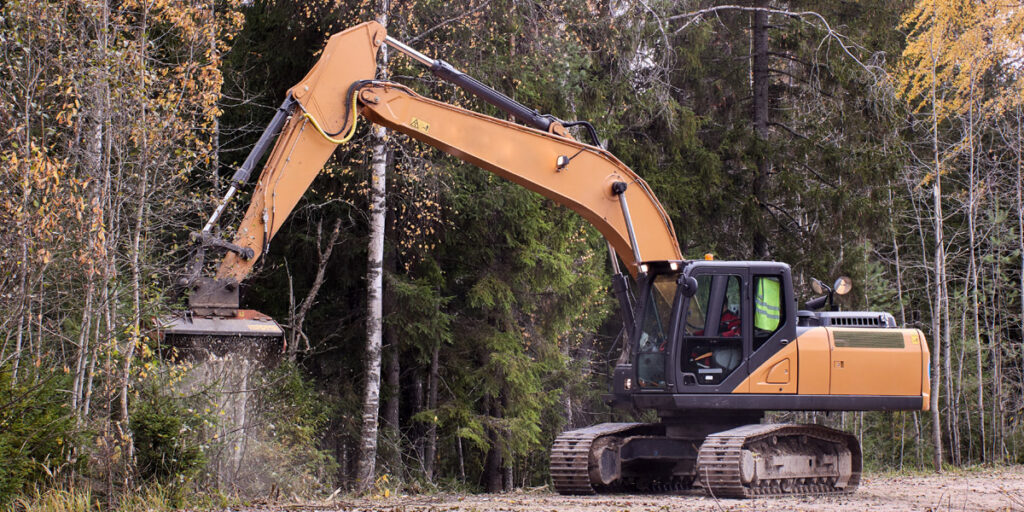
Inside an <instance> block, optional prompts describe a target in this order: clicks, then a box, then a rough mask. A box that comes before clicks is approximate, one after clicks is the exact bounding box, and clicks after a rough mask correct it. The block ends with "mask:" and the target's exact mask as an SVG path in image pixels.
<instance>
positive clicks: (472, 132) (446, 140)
mask: <svg viewBox="0 0 1024 512" xmlns="http://www.w3.org/2000/svg"><path fill="white" fill-rule="evenodd" d="M385 43H387V44H389V45H391V46H393V47H395V48H397V49H399V50H400V51H402V52H404V53H406V54H408V55H410V56H411V57H413V58H414V59H416V60H418V61H420V62H421V63H423V64H425V65H428V66H430V68H431V70H432V71H433V72H434V73H435V74H437V75H438V76H441V77H443V78H445V79H448V80H449V81H453V82H455V83H456V84H457V85H460V86H462V87H464V88H466V89H467V90H469V91H470V92H472V93H474V94H475V95H477V96H479V97H481V98H482V99H484V100H485V101H487V102H489V103H491V104H493V105H495V106H497V107H499V108H501V109H502V110H504V111H505V112H507V113H508V114H509V115H510V116H512V117H513V118H515V119H517V120H519V121H521V122H524V123H527V124H529V125H530V126H524V125H522V124H517V123H514V122H510V121H505V120H501V119H496V118H494V117H490V116H487V115H483V114H480V113H476V112H472V111H469V110H466V109H462V108H459V107H456V106H453V105H450V104H447V103H443V102H439V101H435V100H431V99H428V98H424V97H422V96H420V95H418V94H416V93H415V92H413V91H412V90H410V89H409V88H408V87H405V86H403V85H400V84H396V83H392V82H387V81H377V80H374V79H373V77H374V73H375V69H376V55H377V52H378V51H379V49H380V47H381V46H382V45H383V44H385ZM359 116H362V117H364V118H366V119H368V120H370V121H372V122H374V123H377V124H379V125H383V126H386V127H388V128H390V129H392V130H394V131H397V132H401V133H404V134H406V135H408V136H410V137H412V138H414V139H417V140H419V141H421V142H424V143H426V144H429V145H431V146H434V147H436V148H438V149H441V150H442V151H444V152H446V153H448V154H450V155H453V156H455V157H457V158H460V159H462V160H464V161H466V162H470V163H472V164H474V165H477V166H479V167H481V168H483V169H486V170H488V171H491V172H493V173H494V174H496V175H498V176H501V177H503V178H506V179H508V180H510V181H512V182H515V183H518V184H520V185H522V186H524V187H526V188H528V189H530V190H533V191H534V192H537V193H539V194H541V195H543V196H545V197H548V198H550V199H552V200H554V201H555V202H557V203H559V204H561V205H564V206H566V207H568V208H570V209H572V210H573V211H575V212H577V213H579V214H580V215H582V216H583V217H584V218H585V219H586V220H587V221H588V222H590V223H591V224H592V225H594V226H595V227H596V228H597V229H598V231H600V232H601V234H602V235H604V237H605V238H606V239H607V240H608V242H609V244H610V246H611V247H612V248H613V249H614V251H615V252H616V253H617V254H618V256H619V258H621V259H622V261H623V262H625V263H626V268H627V270H629V271H630V272H631V273H633V274H634V275H635V274H637V273H638V272H639V273H643V272H645V271H646V267H645V266H644V264H645V263H646V262H678V261H680V260H682V256H681V254H680V251H679V243H678V242H677V240H676V237H675V232H674V230H673V227H672V223H671V221H670V220H669V217H668V215H667V214H666V213H665V211H664V209H663V208H662V206H661V204H660V203H659V202H658V200H657V198H655V196H654V194H653V193H652V192H651V190H650V188H649V187H648V185H647V183H646V182H644V181H643V179H641V178H640V177H639V176H637V175H636V173H634V172H633V171H631V170H630V169H629V168H628V167H627V166H626V165H624V164H623V163H622V162H620V161H619V160H618V159H617V158H615V157H614V156H613V155H612V154H611V153H609V152H608V151H606V150H604V149H602V148H600V147H597V146H593V145H589V144H585V143H582V142H579V141H577V140H575V139H573V138H572V137H571V135H570V134H569V133H568V132H567V130H566V129H565V124H568V123H563V122H561V121H559V120H557V119H555V118H554V117H552V116H546V115H541V114H538V113H537V112H535V111H533V110H531V109H529V108H527V107H525V106H523V105H521V104H519V103H517V102H515V101H514V100H512V99H510V98H508V97H506V96H504V95H503V94H501V93H499V92H497V91H494V90H493V89H490V88H488V87H486V86H484V85H483V84H481V83H480V82H478V81H476V80H475V79H473V78H471V77H469V76H468V75H465V74H463V73H461V72H459V71H457V70H455V69H454V68H452V67H451V66H450V65H448V64H447V63H445V62H443V61H440V60H432V59H429V58H428V57H426V56H424V55H422V54H420V53H419V52H416V51H415V50H412V49H410V48H408V47H407V46H405V45H403V44H401V43H400V42H398V41H395V40H394V39H392V38H390V37H388V36H387V35H386V33H385V30H384V28H383V27H382V26H381V25H379V24H377V23H375V22H367V23H363V24H361V25H357V26H355V27H352V28H350V29H348V30H345V31H344V32H340V33H338V34H335V35H334V36H332V37H331V38H330V40H329V42H328V44H327V46H326V47H325V48H324V51H323V53H322V55H321V57H320V59H319V61H318V62H317V63H316V65H314V67H313V68H312V69H311V70H310V72H309V73H308V74H307V75H306V77H305V78H303V79H302V81H301V82H299V83H298V84H297V85H295V86H294V87H292V88H291V89H289V91H288V96H287V99H286V100H285V102H284V104H282V105H281V108H280V109H279V110H278V113H277V115H276V116H275V118H274V120H273V121H272V122H271V124H270V125H269V126H268V127H267V129H266V130H265V132H264V134H263V137H261V139H260V142H258V143H257V146H256V148H255V149H254V151H253V154H251V155H250V157H249V159H247V161H246V163H245V164H244V165H243V167H242V168H241V169H239V171H238V172H237V173H236V174H235V177H234V179H233V185H232V188H231V189H230V190H229V192H228V194H227V195H226V196H225V198H224V201H222V203H221V205H220V206H219V207H218V208H217V211H216V212H215V213H214V215H213V216H212V217H211V219H210V221H209V222H208V223H207V226H206V227H205V228H204V230H203V232H202V233H201V235H200V236H201V238H202V239H203V240H204V242H206V243H207V245H218V246H221V247H225V248H227V249H229V253H228V254H227V256H226V257H225V258H224V259H223V260H222V262H221V264H220V266H219V268H218V270H217V280H216V281H215V282H214V284H211V285H209V286H205V288H206V290H207V291H209V290H211V289H225V288H226V289H229V290H231V291H232V292H234V293H235V297H237V284H238V283H239V282H241V281H242V280H244V279H245V278H246V277H247V276H248V275H249V273H250V272H251V270H252V267H253V265H254V264H255V262H256V261H257V259H258V258H259V257H260V255H261V254H262V253H263V252H264V251H265V249H266V247H267V245H268V244H269V242H270V240H271V239H272V238H273V237H274V235H275V234H276V233H277V232H278V230H279V229H280V228H281V225H282V224H283V223H284V221H285V220H286V219H287V218H288V216H289V215H290V214H291V212H292V210H293V209H294V208H295V205H296V204H297V203H298V201H299V199H300V198H301V197H302V195H303V194H304V193H305V191H306V190H307V189H308V188H309V186H310V184H311V183H312V181H313V179H314V178H315V177H316V175H317V174H318V173H319V172H320V170H321V169H322V168H323V166H324V165H325V163H326V162H327V160H328V159H329V158H330V156H331V154H332V153H333V152H334V150H335V148H336V147H337V146H338V144H341V143H343V142H346V141H347V140H348V139H349V138H350V137H351V136H352V134H353V133H354V132H355V123H356V122H357V118H358V117H359ZM275 139H276V142H275V143H274V146H273V149H272V150H271V152H270V156H269V157H268V159H267V163H266V165H265V166H264V168H263V171H262V173H261V175H260V178H259V181H258V182H257V184H256V187H255V189H254V191H253V195H252V200H251V203H250V205H249V209H248V211H247V212H246V214H245V217H244V218H243V220H242V222H241V224H240V225H239V228H238V231H237V233H236V236H235V239H234V241H233V242H232V243H228V242H226V241H223V240H218V239H216V237H214V236H213V235H212V234H210V229H211V228H212V226H213V225H214V224H215V223H216V221H217V219H218V217H219V216H220V214H221V212H222V211H223V208H224V204H226V203H227V201H228V200H230V199H231V197H232V196H233V195H234V191H235V190H237V188H238V187H240V186H241V185H242V184H243V183H244V182H245V180H246V179H247V178H248V174H249V173H250V172H251V170H252V168H253V166H254V165H255V163H256V162H257V161H258V160H259V159H260V156H261V153H260V152H261V151H262V150H263V149H264V148H265V147H267V146H268V145H269V141H271V140H275ZM673 264H674V263H673ZM204 297H205V298H206V299H209V298H211V297H213V298H215V299H217V293H213V294H210V293H204V292H203V291H202V290H199V293H196V292H193V297H192V305H193V306H197V305H198V306H203V305H210V306H216V305H217V304H220V305H221V307H224V305H225V302H228V303H230V300H228V301H224V300H223V297H220V298H219V299H217V300H213V301H212V303H211V304H204V303H203V301H204ZM235 301H237V298H236V299H235Z"/></svg>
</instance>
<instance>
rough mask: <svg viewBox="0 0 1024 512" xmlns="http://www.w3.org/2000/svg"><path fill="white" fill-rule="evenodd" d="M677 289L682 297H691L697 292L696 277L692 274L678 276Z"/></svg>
mask: <svg viewBox="0 0 1024 512" xmlns="http://www.w3.org/2000/svg"><path fill="white" fill-rule="evenodd" d="M678 282H679V291H680V293H682V294H683V297H693V296H694V294H696V293H697V278H695V277H693V276H685V277H684V276H679V281H678Z"/></svg>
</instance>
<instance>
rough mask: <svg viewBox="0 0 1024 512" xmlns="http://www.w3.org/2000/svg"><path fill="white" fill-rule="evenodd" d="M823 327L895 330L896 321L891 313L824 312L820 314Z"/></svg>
mask: <svg viewBox="0 0 1024 512" xmlns="http://www.w3.org/2000/svg"><path fill="white" fill-rule="evenodd" d="M818 317H819V318H820V319H821V325H823V326H826V327H860V328H875V329H893V328H895V327H896V319H895V318H893V316H892V315H890V314H889V313H879V312H875V311H843V312H838V311H823V312H821V313H818Z"/></svg>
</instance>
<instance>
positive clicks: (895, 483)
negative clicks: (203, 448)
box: [264, 466, 1024, 512]
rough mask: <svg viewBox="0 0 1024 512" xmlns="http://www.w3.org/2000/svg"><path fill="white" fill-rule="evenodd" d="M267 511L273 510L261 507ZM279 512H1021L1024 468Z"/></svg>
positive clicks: (449, 497)
mask: <svg viewBox="0 0 1024 512" xmlns="http://www.w3.org/2000/svg"><path fill="white" fill-rule="evenodd" d="M264 510H270V509H264ZM275 510H288V511H301V510H319V511H325V510H331V511H364V510H365V511H369V510H380V511H388V512H471V511H510V512H555V511H566V512H597V511H627V510H628V511H677V510H678V511H689V510H694V511H725V510H764V511H790V510H797V511H809V510H815V511H826V512H830V511H854V512H864V511H871V510H879V511H881V510H884V511H917V512H924V511H933V512H938V511H945V510H949V511H962V510H970V511H975V510H1021V511H1024V466H1015V467H1011V468H1000V469H991V470H989V469H986V470H976V471H969V472H957V473H946V474H942V475H922V476H903V475H900V476H889V475H866V476H865V477H864V478H863V480H862V482H861V486H860V489H858V490H857V492H856V493H854V494H852V495H849V496H838V497H810V498H773V499H756V500H715V499H712V498H708V497H706V496H704V495H703V493H702V492H700V491H688V492H685V493H681V494H662V495H654V496H631V495H604V496H575V497H566V496H559V495H557V494H554V493H551V492H549V491H545V490H541V491H532V492H515V493H509V494H431V495H418V496H393V497H390V498H379V499H371V498H366V499H357V500H353V499H341V500H338V501H335V502H334V503H333V504H331V505H328V506H325V504H322V505H318V506H310V505H292V506H283V507H280V508H276V509H275Z"/></svg>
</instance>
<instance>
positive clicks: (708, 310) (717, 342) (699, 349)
mask: <svg viewBox="0 0 1024 512" xmlns="http://www.w3.org/2000/svg"><path fill="white" fill-rule="evenodd" d="M689 276H691V277H693V278H694V279H696V281H697V291H696V293H694V295H693V296H692V297H688V298H685V299H683V300H682V305H681V311H680V313H679V318H678V324H677V329H676V332H677V333H678V335H677V337H678V339H677V340H676V343H677V345H676V346H677V349H676V350H675V351H674V352H675V354H674V355H675V363H676V365H677V368H676V372H675V374H676V387H677V389H678V390H679V392H681V393H729V392H732V391H733V389H734V388H735V387H736V386H737V385H739V384H740V383H741V382H743V381H744V380H745V379H746V378H747V375H748V366H747V362H746V360H747V356H748V354H750V335H751V328H752V323H751V318H752V317H751V315H752V308H751V301H750V290H749V288H750V273H749V271H748V269H747V268H745V267H740V266H727V265H721V264H704V265H701V264H696V265H695V266H694V268H692V269H691V270H690V272H689Z"/></svg>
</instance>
